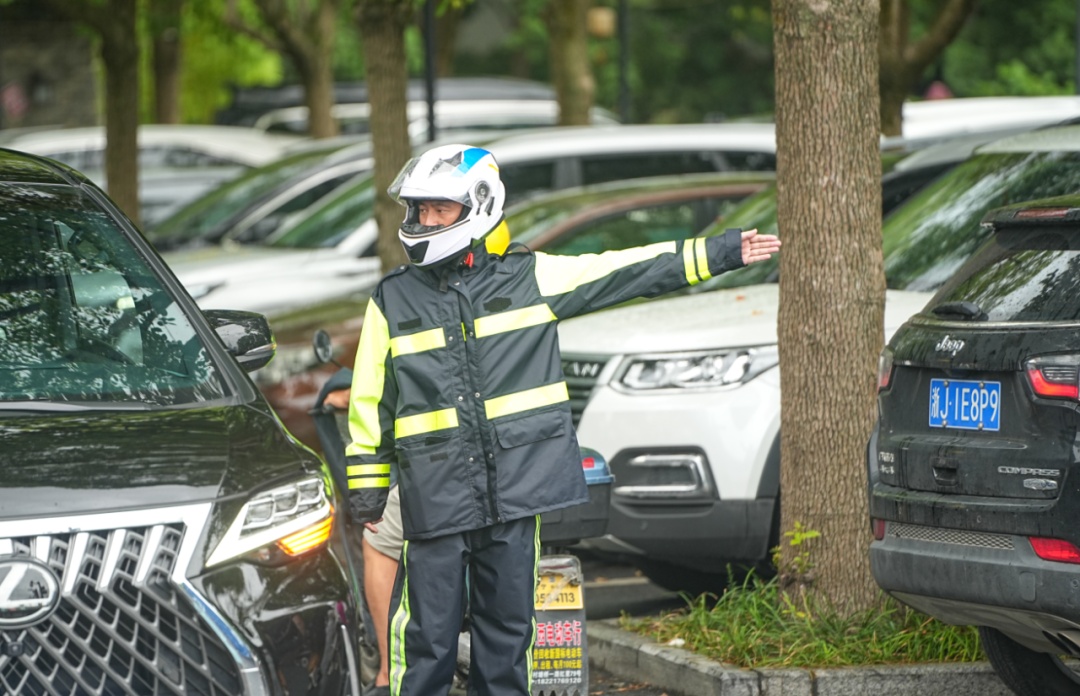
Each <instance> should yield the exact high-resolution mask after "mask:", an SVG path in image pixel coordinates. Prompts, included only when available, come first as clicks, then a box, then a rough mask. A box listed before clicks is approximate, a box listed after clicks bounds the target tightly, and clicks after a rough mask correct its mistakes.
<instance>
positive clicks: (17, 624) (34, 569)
mask: <svg viewBox="0 0 1080 696" xmlns="http://www.w3.org/2000/svg"><path fill="white" fill-rule="evenodd" d="M59 601H60V583H59V581H57V579H56V575H54V574H53V572H52V570H50V569H49V567H48V566H47V565H45V564H44V563H41V562H40V561H37V560H34V559H32V558H26V557H23V556H17V557H13V556H7V557H3V558H0V628H21V627H25V626H29V625H31V624H34V623H37V622H38V621H41V620H42V619H44V618H45V617H47V616H48V615H49V614H51V613H52V612H53V610H54V609H56V605H57V604H58V603H59Z"/></svg>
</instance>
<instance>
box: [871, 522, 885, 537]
mask: <svg viewBox="0 0 1080 696" xmlns="http://www.w3.org/2000/svg"><path fill="white" fill-rule="evenodd" d="M870 529H872V530H873V531H874V539H876V540H877V541H881V540H882V539H884V538H885V520H879V519H878V518H876V517H871V518H870Z"/></svg>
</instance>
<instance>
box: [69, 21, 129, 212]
mask: <svg viewBox="0 0 1080 696" xmlns="http://www.w3.org/2000/svg"><path fill="white" fill-rule="evenodd" d="M48 2H49V4H50V5H51V6H52V7H54V8H56V9H57V10H58V11H60V12H62V13H64V14H65V15H67V16H68V17H70V18H71V19H73V20H75V21H76V22H79V23H81V24H85V25H86V26H88V27H90V28H91V29H92V30H94V31H95V32H96V33H97V34H98V36H100V38H101V58H102V62H103V63H104V64H105V139H106V141H105V176H106V177H107V178H108V190H109V196H110V197H111V198H112V199H113V201H114V202H115V203H116V204H117V205H118V206H119V207H120V209H121V210H123V211H124V212H125V213H126V214H127V215H128V217H130V218H131V221H132V222H134V223H135V224H136V225H138V224H139V143H138V129H139V40H138V34H137V31H136V26H137V16H138V3H137V0H105V2H103V3H101V4H95V3H87V2H84V1H83V0H48Z"/></svg>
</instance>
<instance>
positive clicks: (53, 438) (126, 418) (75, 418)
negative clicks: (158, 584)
mask: <svg viewBox="0 0 1080 696" xmlns="http://www.w3.org/2000/svg"><path fill="white" fill-rule="evenodd" d="M311 466H318V460H317V459H316V458H315V457H314V455H312V454H310V453H309V452H308V451H307V450H304V449H301V448H300V447H299V446H297V445H295V444H294V443H292V442H291V441H290V439H289V437H288V436H287V434H286V433H285V432H284V431H283V430H282V428H281V427H280V426H279V425H278V424H277V423H276V421H275V420H274V418H273V415H272V414H271V413H269V412H267V411H261V410H259V409H257V408H253V407H248V406H242V405H230V406H221V407H210V408H192V409H183V410H160V411H83V412H77V413H70V412H66V413H63V414H57V413H47V414H40V413H27V414H25V415H24V414H23V413H13V412H10V411H5V412H0V490H2V491H3V493H2V494H0V518H4V519H11V518H18V517H40V516H52V515H74V514H85V513H93V512H104V511H110V510H118V509H133V508H140V507H153V506H168V505H182V504H185V503H191V502H196V501H208V500H214V499H216V498H219V497H222V496H230V495H235V494H238V493H243V492H245V491H249V490H252V489H253V488H255V487H256V486H258V485H259V484H263V483H266V482H267V481H270V480H273V479H274V478H275V477H276V476H280V475H283V474H288V473H290V472H293V471H297V470H299V469H300V468H302V467H311Z"/></svg>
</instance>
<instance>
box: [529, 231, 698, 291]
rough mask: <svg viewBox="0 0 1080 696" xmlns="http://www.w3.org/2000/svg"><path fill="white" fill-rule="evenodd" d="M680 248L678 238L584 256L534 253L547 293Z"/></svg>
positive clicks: (574, 286)
mask: <svg viewBox="0 0 1080 696" xmlns="http://www.w3.org/2000/svg"><path fill="white" fill-rule="evenodd" d="M677 251H678V248H677V247H676V245H675V242H657V243H656V244H649V245H647V246H642V247H633V248H631V249H620V250H619V251H606V252H604V253H603V254H581V255H580V256H555V255H552V254H544V253H542V252H536V253H535V254H534V255H533V257H534V258H535V259H536V284H537V286H538V287H539V288H540V294H541V295H543V296H544V297H550V296H551V295H561V294H563V293H567V292H570V291H571V290H575V289H577V288H578V287H580V286H582V285H585V284H586V283H591V282H593V281H595V280H600V279H601V278H604V277H605V276H609V275H611V274H612V273H614V272H615V271H618V270H620V269H622V268H626V267H627V266H633V265H634V264H635V263H641V262H642V261H649V260H650V259H654V258H656V257H657V256H660V255H661V254H674V253H676V252H677Z"/></svg>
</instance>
